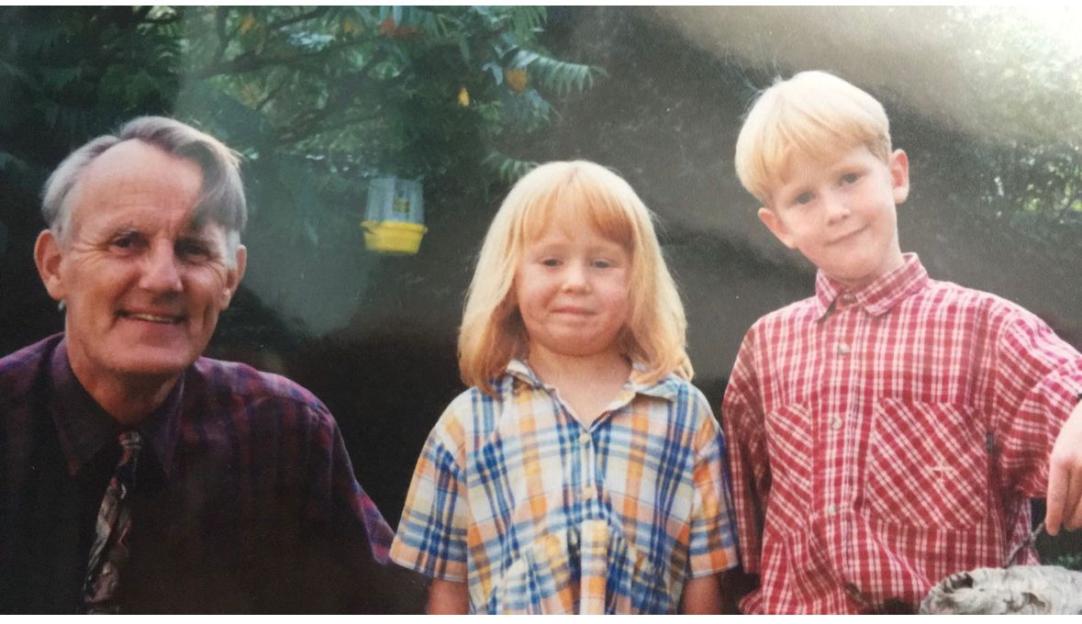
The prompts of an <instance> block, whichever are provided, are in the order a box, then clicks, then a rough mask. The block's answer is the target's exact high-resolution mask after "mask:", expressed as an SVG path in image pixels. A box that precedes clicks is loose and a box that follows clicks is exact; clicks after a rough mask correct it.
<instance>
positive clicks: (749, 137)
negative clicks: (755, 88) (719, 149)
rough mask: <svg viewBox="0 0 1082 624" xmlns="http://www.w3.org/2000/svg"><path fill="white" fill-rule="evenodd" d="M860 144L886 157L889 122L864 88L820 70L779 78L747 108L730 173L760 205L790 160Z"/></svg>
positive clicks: (820, 155)
mask: <svg viewBox="0 0 1082 624" xmlns="http://www.w3.org/2000/svg"><path fill="white" fill-rule="evenodd" d="M861 145H863V146H865V147H867V148H868V150H869V151H870V152H871V153H872V154H873V155H875V156H876V157H877V158H880V159H882V160H883V161H884V162H886V161H887V160H888V159H889V158H890V151H891V150H890V121H889V120H888V119H887V113H886V111H884V110H883V105H882V104H880V103H879V101H878V100H876V99H875V98H874V97H872V96H871V95H869V94H868V93H867V92H866V91H863V90H861V89H859V88H858V87H856V86H854V85H853V84H852V83H850V82H847V81H845V80H843V79H841V78H839V77H837V76H835V75H833V74H830V73H827V72H824V71H805V72H800V73H799V74H796V75H795V76H793V77H792V78H790V79H789V80H781V79H780V78H779V79H778V80H777V81H776V82H775V83H774V84H773V85H772V86H771V87H770V88H769V89H767V90H766V91H763V93H762V94H761V95H760V96H759V98H758V99H757V100H756V101H755V104H754V105H753V106H752V107H751V110H749V111H748V114H747V117H746V118H745V120H744V125H743V127H742V128H741V129H740V136H739V137H738V138H737V140H736V175H737V177H739V178H740V183H741V184H743V185H744V188H745V189H747V190H748V192H749V193H751V194H752V195H754V196H755V198H756V199H758V200H759V201H761V202H763V205H764V206H768V207H769V205H770V192H771V190H772V189H773V188H775V187H776V186H778V185H779V184H781V183H782V178H783V176H784V175H785V171H786V168H787V167H788V165H789V161H790V159H791V158H792V157H793V156H795V155H797V154H799V155H802V156H807V157H810V158H813V159H823V158H827V157H831V156H834V155H837V154H840V153H842V152H845V151H846V150H849V149H852V148H854V147H858V146H861Z"/></svg>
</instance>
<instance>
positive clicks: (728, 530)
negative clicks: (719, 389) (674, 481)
mask: <svg viewBox="0 0 1082 624" xmlns="http://www.w3.org/2000/svg"><path fill="white" fill-rule="evenodd" d="M689 399H690V401H692V403H693V405H692V406H691V407H692V409H694V410H695V411H696V412H697V413H698V415H699V418H698V419H697V420H698V421H699V422H700V423H701V425H700V426H699V428H698V431H697V432H696V435H695V441H694V445H695V461H694V465H693V467H692V486H693V487H694V499H693V502H692V507H691V523H690V524H691V527H690V535H689V539H688V565H689V567H690V569H691V578H697V577H701V576H708V575H711V574H716V573H718V572H721V571H723V570H727V569H729V568H733V567H735V566H736V563H737V554H736V534H735V531H734V526H733V514H732V503H731V501H730V498H729V480H728V476H727V473H728V471H727V469H726V466H725V440H724V436H723V435H722V433H721V428H720V426H719V425H718V423H717V421H716V420H715V419H714V414H713V412H712V411H711V409H710V405H709V404H708V403H707V401H706V398H705V397H703V395H702V394H701V393H700V392H698V391H692V392H691V393H690V397H689Z"/></svg>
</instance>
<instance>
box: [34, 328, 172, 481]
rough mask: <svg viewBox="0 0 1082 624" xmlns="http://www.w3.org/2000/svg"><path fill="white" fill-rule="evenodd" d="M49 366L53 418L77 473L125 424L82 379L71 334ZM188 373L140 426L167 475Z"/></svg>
mask: <svg viewBox="0 0 1082 624" xmlns="http://www.w3.org/2000/svg"><path fill="white" fill-rule="evenodd" d="M49 368H50V376H51V378H52V381H53V392H54V401H53V403H52V406H53V409H52V412H53V414H52V416H53V422H54V423H55V424H56V428H57V431H58V432H59V437H60V446H61V448H62V449H63V451H64V456H65V458H66V459H67V462H68V466H67V467H68V473H69V474H71V475H72V476H74V475H76V474H77V473H78V472H79V470H80V469H81V468H82V467H83V466H85V465H86V464H87V463H89V462H90V460H92V459H93V458H94V456H96V455H97V454H98V453H99V452H101V450H102V448H104V447H105V445H107V444H110V443H111V442H112V441H113V440H115V439H116V437H117V435H118V434H119V433H120V431H121V429H122V427H121V426H120V425H119V424H118V423H117V422H116V421H115V420H113V418H112V416H110V415H109V414H108V413H107V412H106V411H105V410H104V409H102V407H101V406H100V405H98V403H97V402H96V401H95V400H94V398H93V397H91V396H90V393H88V392H87V391H86V389H85V388H83V385H82V384H81V383H79V380H78V378H77V377H76V376H75V372H74V371H72V369H71V363H70V362H69V360H68V344H67V338H64V339H63V340H61V341H60V344H59V345H57V348H56V349H55V350H54V351H53V356H52V360H51V361H50V364H49ZM185 376H186V375H181V377H180V379H178V380H177V383H176V384H175V385H174V386H173V389H172V390H170V391H169V394H168V395H167V396H166V398H165V401H163V402H162V404H161V405H160V406H158V408H157V409H155V410H154V412H153V413H152V414H151V415H150V416H148V417H147V418H146V419H144V420H143V422H142V423H140V424H139V426H138V427H136V429H137V430H138V431H139V433H140V434H142V436H143V439H144V440H147V441H148V442H149V445H150V448H152V449H153V452H154V456H155V457H156V458H157V459H158V463H159V464H160V465H161V467H162V469H163V471H164V472H165V474H166V476H168V475H169V472H170V466H171V465H172V463H173V461H172V460H173V451H174V449H175V448H176V442H177V438H178V432H179V429H180V405H181V397H182V396H183V394H184V378H185ZM144 452H145V448H144Z"/></svg>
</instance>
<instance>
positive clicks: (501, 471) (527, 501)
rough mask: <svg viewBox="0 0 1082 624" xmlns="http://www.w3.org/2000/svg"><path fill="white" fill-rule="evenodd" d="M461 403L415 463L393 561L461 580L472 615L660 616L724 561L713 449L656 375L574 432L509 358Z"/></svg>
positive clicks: (678, 390) (709, 435)
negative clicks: (488, 388) (491, 384)
mask: <svg viewBox="0 0 1082 624" xmlns="http://www.w3.org/2000/svg"><path fill="white" fill-rule="evenodd" d="M495 390H496V396H495V397H492V396H488V395H485V394H484V393H482V392H481V391H480V390H479V389H477V388H471V389H469V390H467V391H466V392H464V393H462V394H461V395H459V396H458V397H457V398H456V399H455V400H454V401H452V402H451V404H450V406H448V408H447V409H446V411H445V412H444V413H443V415H442V416H441V417H440V419H439V422H438V423H437V424H436V426H435V428H434V429H433V431H432V433H431V434H430V435H429V437H428V441H427V442H426V443H425V447H424V450H423V451H422V452H421V457H420V459H419V460H418V462H417V467H416V470H415V472H414V475H413V483H412V484H411V485H410V491H409V495H408V497H407V499H406V505H405V509H404V510H403V512H402V520H401V522H400V523H399V525H398V534H397V535H396V537H395V540H394V543H393V545H392V547H391V559H392V560H394V561H395V562H397V563H399V564H401V565H403V566H406V567H408V568H412V569H414V570H417V571H418V572H421V573H422V574H425V575H426V576H430V577H435V578H440V579H444V580H449V581H458V582H465V583H468V587H469V596H470V609H471V611H472V612H477V613H672V612H675V611H676V609H677V606H678V604H679V599H680V595H681V593H682V591H683V587H684V584H685V582H686V581H687V579H689V578H693V577H700V576H707V575H711V574H716V573H718V572H721V571H723V570H726V569H728V568H731V567H733V566H735V565H736V550H735V537H734V531H733V523H732V519H731V512H730V507H731V505H730V500H729V487H728V483H727V479H726V476H725V474H726V473H725V469H724V465H725V445H724V440H723V437H722V433H721V429H720V427H719V425H718V423H717V421H716V420H715V419H714V417H713V414H712V412H711V410H710V407H709V404H708V403H707V401H706V399H705V398H704V397H703V395H702V393H701V392H699V391H698V390H697V389H696V388H695V387H694V386H692V385H691V384H689V383H687V382H686V381H684V380H682V379H680V378H678V377H676V376H673V375H670V376H668V377H666V378H665V379H663V380H661V381H660V382H658V383H655V384H639V383H635V382H634V381H629V382H627V383H626V384H625V385H624V388H623V390H622V391H621V393H620V395H619V396H618V397H617V398H616V399H615V400H614V401H613V402H612V403H611V404H610V405H609V406H608V407H607V408H606V409H605V411H604V413H603V414H602V416H601V417H600V418H598V419H597V420H596V421H594V422H593V423H592V424H591V425H590V426H589V427H588V428H584V427H583V426H582V425H581V424H580V423H579V422H578V421H577V420H576V419H575V418H574V417H573V416H572V415H571V414H570V412H569V410H568V408H567V407H566V406H565V405H564V403H563V402H562V401H561V400H560V398H559V397H558V396H557V393H556V391H555V389H553V388H552V387H549V386H546V385H544V383H542V382H541V380H540V379H539V378H538V377H537V376H536V375H535V374H534V373H533V371H531V370H530V369H529V367H528V366H527V365H526V364H525V363H523V362H521V361H518V360H512V361H511V363H510V364H509V365H508V367H507V374H505V375H504V376H503V377H501V378H500V379H499V380H498V381H497V383H496V384H495Z"/></svg>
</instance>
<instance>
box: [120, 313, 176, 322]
mask: <svg viewBox="0 0 1082 624" xmlns="http://www.w3.org/2000/svg"><path fill="white" fill-rule="evenodd" d="M120 317H121V318H128V319H134V320H137V321H146V322H148V323H162V324H164V325H174V324H176V323H179V322H181V321H182V320H184V317H183V316H174V315H172V314H152V313H149V312H126V311H123V310H122V311H121V312H120Z"/></svg>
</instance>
